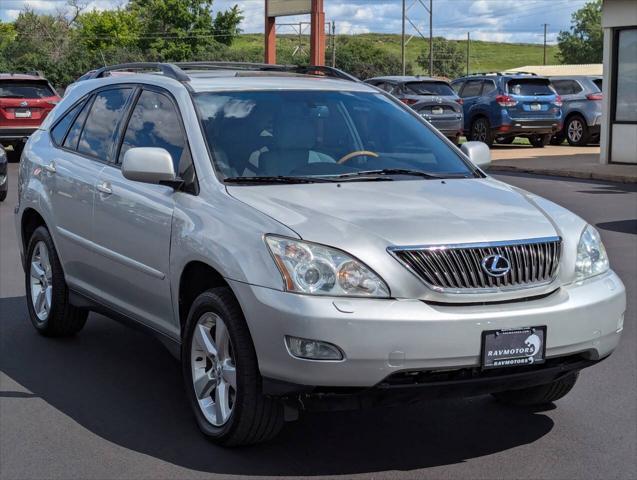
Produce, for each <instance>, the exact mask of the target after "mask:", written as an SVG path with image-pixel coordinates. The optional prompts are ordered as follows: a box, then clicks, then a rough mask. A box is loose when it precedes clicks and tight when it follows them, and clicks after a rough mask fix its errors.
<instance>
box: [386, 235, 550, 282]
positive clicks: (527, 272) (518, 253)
mask: <svg viewBox="0 0 637 480" xmlns="http://www.w3.org/2000/svg"><path fill="white" fill-rule="evenodd" d="M388 250H389V252H390V253H391V254H392V255H394V256H395V257H396V258H397V259H398V260H400V262H401V263H403V265H405V266H406V267H407V268H408V269H410V270H411V271H412V272H413V273H414V274H416V276H418V277H419V278H420V279H421V280H423V281H424V282H425V283H426V284H427V285H429V286H430V287H432V288H434V289H436V290H440V291H458V292H462V291H469V290H478V291H486V290H497V289H516V288H527V287H534V286H538V285H542V284H547V283H550V282H551V281H552V280H553V279H554V278H555V275H556V274H557V269H558V266H559V263H560V254H561V250H562V239H561V238H559V237H549V238H538V239H532V240H516V241H511V242H493V243H472V244H459V245H433V246H423V247H390V248H389V249H388ZM491 255H500V256H502V257H504V258H505V259H507V260H508V262H509V265H510V267H511V268H510V270H509V271H508V272H507V273H506V274H504V275H502V276H492V275H490V274H489V273H487V270H486V268H485V267H483V265H482V264H483V260H484V259H485V258H487V257H489V256H491Z"/></svg>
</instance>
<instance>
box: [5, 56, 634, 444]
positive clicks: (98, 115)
mask: <svg viewBox="0 0 637 480" xmlns="http://www.w3.org/2000/svg"><path fill="white" fill-rule="evenodd" d="M123 69H124V70H129V71H132V70H134V71H135V72H137V73H136V74H131V75H118V76H115V75H114V76H109V72H112V71H116V70H123ZM488 161H489V151H488V149H487V147H486V146H485V145H484V144H481V143H476V142H469V143H467V144H465V145H463V147H462V150H460V149H458V148H456V147H455V146H453V145H452V144H451V142H449V141H448V140H446V139H445V138H444V136H442V134H440V133H439V132H437V131H436V130H435V129H434V128H433V127H431V126H430V125H429V124H428V123H427V122H426V121H424V120H423V119H422V118H421V117H420V116H419V115H418V114H417V113H416V112H414V111H413V110H411V109H409V108H408V107H407V106H405V105H403V104H401V103H400V102H399V101H398V100H397V99H395V98H393V97H391V96H389V95H388V94H386V93H384V92H380V91H379V90H378V89H376V88H374V87H371V86H369V85H366V84H364V83H361V82H357V81H354V80H352V79H351V78H349V77H348V76H347V75H346V74H344V73H343V72H339V71H338V70H334V69H330V68H325V67H305V68H294V67H287V66H286V67H283V66H281V67H276V66H272V65H259V64H244V65H241V64H237V65H234V64H214V63H205V64H182V65H174V64H133V65H123V66H122V65H119V66H113V67H105V68H102V69H100V70H96V71H95V72H93V73H92V75H90V78H89V79H88V80H82V81H79V82H77V83H76V84H74V85H73V86H72V87H71V88H70V90H69V91H68V93H67V94H66V96H65V97H64V99H63V100H62V102H61V103H60V104H59V105H58V106H57V107H56V108H55V110H54V111H53V113H52V114H51V115H50V116H49V117H47V119H46V121H45V122H44V123H43V125H42V126H41V127H40V129H39V130H38V131H37V132H36V133H35V134H34V135H33V136H31V138H30V139H29V141H28V143H27V145H26V148H25V150H24V154H23V156H22V161H21V164H20V168H19V179H18V188H19V204H18V206H17V207H16V210H15V212H16V215H15V220H16V229H17V233H18V237H19V240H20V246H21V253H22V258H23V265H24V270H25V272H26V273H25V281H26V289H27V303H28V309H29V314H30V318H31V322H32V323H33V326H34V327H35V329H36V330H37V331H38V332H40V333H41V334H43V335H46V336H66V335H73V334H76V333H77V332H79V331H80V330H81V329H82V327H83V326H84V324H85V322H86V319H87V313H88V312H89V311H96V312H102V313H105V314H107V315H109V316H110V317H112V318H114V319H119V320H122V321H126V322H133V323H134V324H136V325H137V326H140V327H143V328H145V329H146V330H148V331H149V332H151V333H152V334H154V335H156V336H157V337H158V338H159V339H160V340H161V341H162V342H163V343H164V344H165V345H166V346H167V347H168V348H169V349H170V350H171V352H173V354H174V355H176V356H177V357H178V358H180V359H181V364H182V365H183V378H184V383H185V389H186V393H187V396H188V398H189V401H190V403H191V405H192V409H193V412H194V417H195V419H196V422H197V424H198V426H199V427H200V429H201V430H202V431H203V433H204V434H206V435H207V436H209V437H211V438H212V439H214V440H215V441H216V442H218V443H220V444H223V445H241V444H248V443H256V442H260V441H265V440H267V439H270V438H272V437H273V436H274V435H275V434H276V433H277V432H278V431H279V430H280V429H281V427H282V426H283V424H284V422H285V421H286V420H294V419H295V418H297V416H298V415H299V412H300V411H302V410H304V409H307V410H317V409H319V410H329V409H349V408H359V407H366V406H377V405H387V404H395V403H400V402H406V401H414V400H419V399H426V398H431V397H441V396H446V395H478V394H493V395H494V396H495V398H496V399H497V400H499V401H501V402H506V403H508V404H515V405H532V404H542V403H547V402H552V401H555V400H557V399H559V398H561V397H562V396H564V395H565V394H567V393H568V392H569V391H570V390H571V388H572V387H573V385H574V384H575V381H576V379H577V376H578V373H579V371H580V370H581V369H583V368H585V367H588V366H590V365H593V364H595V363H596V362H599V361H600V360H602V359H604V358H605V357H607V356H608V355H610V353H611V352H612V351H613V349H614V348H615V347H616V346H617V343H618V342H619V338H620V334H621V331H622V328H623V315H624V310H625V290H624V286H623V284H622V282H621V280H620V279H619V278H618V277H617V275H615V273H613V271H612V270H610V269H609V263H608V258H607V256H606V252H605V250H604V246H603V245H602V242H601V240H600V237H599V234H598V233H597V231H596V230H595V229H594V228H593V227H592V226H590V225H587V223H586V222H585V221H584V220H582V219H581V218H579V217H578V216H576V215H574V214H573V213H571V212H569V211H567V210H565V209H564V208H562V207H560V206H558V205H556V204H554V203H552V202H550V201H547V200H545V199H543V198H540V197H538V196H536V195H533V194H530V193H528V192H525V191H522V190H520V189H517V188H514V187H512V186H509V185H507V184H505V183H502V182H500V181H498V180H495V179H493V178H491V177H489V176H488V175H487V174H485V173H484V171H483V170H482V169H481V168H480V167H481V166H483V167H484V166H485V165H487V164H488ZM112 375H113V377H114V378H115V377H116V376H117V375H118V372H116V371H113V372H112ZM160 421H161V420H160Z"/></svg>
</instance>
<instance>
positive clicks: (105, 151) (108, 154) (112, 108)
mask: <svg viewBox="0 0 637 480" xmlns="http://www.w3.org/2000/svg"><path fill="white" fill-rule="evenodd" d="M132 91H133V89H132V88H115V89H112V90H104V91H101V92H99V93H98V94H97V95H95V100H93V104H92V105H91V111H90V113H89V115H88V118H87V119H86V123H85V124H84V129H83V130H82V135H81V137H80V143H79V145H78V147H77V151H78V152H80V153H84V154H86V155H90V156H91V157H95V158H97V159H98V160H103V161H106V162H108V161H111V160H112V155H113V145H114V142H115V136H116V133H117V130H118V127H119V124H120V121H121V119H122V114H123V113H124V108H125V106H126V102H127V101H128V97H129V96H130V94H131V92H132Z"/></svg>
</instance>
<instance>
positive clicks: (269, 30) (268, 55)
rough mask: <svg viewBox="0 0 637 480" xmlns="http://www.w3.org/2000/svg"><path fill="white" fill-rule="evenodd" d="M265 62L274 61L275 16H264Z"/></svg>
mask: <svg viewBox="0 0 637 480" xmlns="http://www.w3.org/2000/svg"><path fill="white" fill-rule="evenodd" d="M265 63H270V64H275V63H276V18H275V17H268V16H267V15H266V17H265Z"/></svg>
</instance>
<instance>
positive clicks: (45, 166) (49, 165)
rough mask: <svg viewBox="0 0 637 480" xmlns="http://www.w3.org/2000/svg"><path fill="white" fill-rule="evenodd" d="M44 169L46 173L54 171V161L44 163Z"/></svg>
mask: <svg viewBox="0 0 637 480" xmlns="http://www.w3.org/2000/svg"><path fill="white" fill-rule="evenodd" d="M43 168H44V170H46V171H47V172H48V173H55V162H51V163H49V164H48V165H44V167H43Z"/></svg>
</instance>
